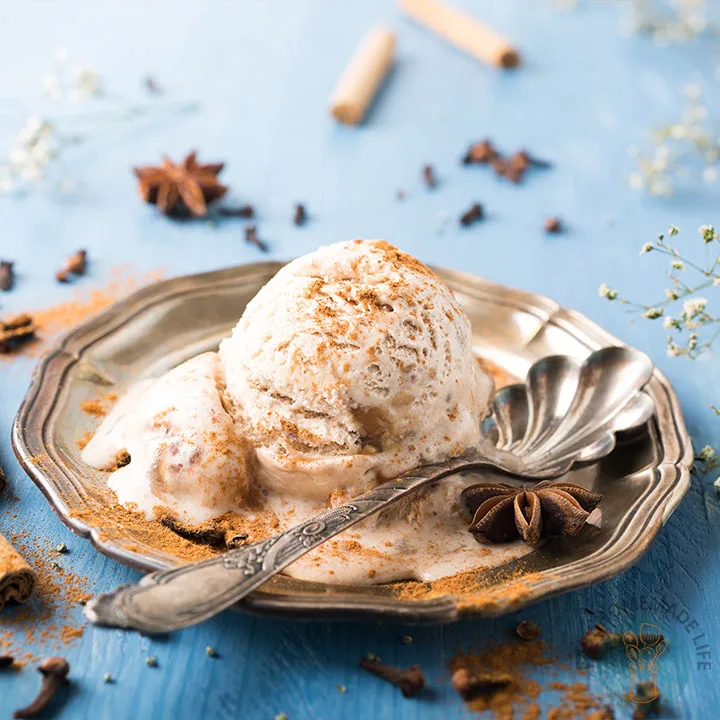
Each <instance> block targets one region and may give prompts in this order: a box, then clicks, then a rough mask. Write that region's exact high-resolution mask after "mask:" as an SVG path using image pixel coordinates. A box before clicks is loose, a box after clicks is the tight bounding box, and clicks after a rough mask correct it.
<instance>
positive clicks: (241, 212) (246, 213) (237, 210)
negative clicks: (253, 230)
mask: <svg viewBox="0 0 720 720" xmlns="http://www.w3.org/2000/svg"><path fill="white" fill-rule="evenodd" d="M216 212H217V214H218V215H220V216H221V217H239V218H252V217H255V208H254V207H253V206H252V205H240V207H219V208H218V209H217V211H216Z"/></svg>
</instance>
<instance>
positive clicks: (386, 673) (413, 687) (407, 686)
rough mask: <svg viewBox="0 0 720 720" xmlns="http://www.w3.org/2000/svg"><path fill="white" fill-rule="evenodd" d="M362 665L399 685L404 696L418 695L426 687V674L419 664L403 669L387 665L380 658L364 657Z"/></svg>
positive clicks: (364, 668) (370, 671)
mask: <svg viewBox="0 0 720 720" xmlns="http://www.w3.org/2000/svg"><path fill="white" fill-rule="evenodd" d="M360 667H361V668H362V669H363V670H367V671H368V672H369V673H372V674H373V675H377V676H378V677H379V678H382V679H383V680H387V681H388V682H389V683H392V684H393V685H395V686H396V687H399V688H400V692H401V693H402V694H403V697H406V698H410V697H413V696H415V695H417V694H418V693H419V692H421V691H422V689H423V688H424V687H425V676H424V675H423V672H422V670H421V669H420V666H419V665H411V666H410V667H409V668H407V669H406V670H403V669H401V668H394V667H391V666H390V665H385V664H384V663H381V662H379V661H378V660H368V659H367V658H363V659H362V660H360Z"/></svg>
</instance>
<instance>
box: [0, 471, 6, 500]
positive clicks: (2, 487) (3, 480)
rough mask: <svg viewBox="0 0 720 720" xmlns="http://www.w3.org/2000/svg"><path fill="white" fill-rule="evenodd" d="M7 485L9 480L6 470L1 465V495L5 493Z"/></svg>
mask: <svg viewBox="0 0 720 720" xmlns="http://www.w3.org/2000/svg"><path fill="white" fill-rule="evenodd" d="M6 487H7V480H6V479H5V472H4V471H3V469H2V468H1V467H0V495H2V494H3V491H4V490H5V488H6Z"/></svg>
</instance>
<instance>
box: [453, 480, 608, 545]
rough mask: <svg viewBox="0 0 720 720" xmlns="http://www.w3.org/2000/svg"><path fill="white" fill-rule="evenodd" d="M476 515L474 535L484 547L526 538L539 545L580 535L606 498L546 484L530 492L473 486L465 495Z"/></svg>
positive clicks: (492, 485) (580, 489)
mask: <svg viewBox="0 0 720 720" xmlns="http://www.w3.org/2000/svg"><path fill="white" fill-rule="evenodd" d="M461 498H462V501H463V503H464V505H465V507H466V508H467V509H468V510H469V511H470V512H471V513H472V514H473V519H472V522H471V523H470V528H469V529H470V532H471V533H473V535H475V539H476V540H478V541H479V542H483V543H495V542H508V541H510V540H515V539H516V538H518V537H520V538H522V539H523V540H524V541H525V542H526V543H528V545H537V543H539V542H540V538H541V537H565V536H572V535H577V533H579V532H580V530H581V529H582V527H583V525H585V523H586V521H587V519H588V517H590V513H591V512H592V511H593V510H594V509H595V508H596V507H597V506H598V504H599V503H600V501H601V500H602V495H598V494H597V493H594V492H590V490H587V489H586V488H584V487H582V485H576V484H574V483H569V482H564V481H562V480H559V481H555V482H552V481H550V480H543V481H542V482H540V483H538V484H537V485H534V486H533V487H530V488H525V487H513V486H512V485H508V484H507V483H480V484H478V485H470V487H467V488H465V490H463V491H462V493H461Z"/></svg>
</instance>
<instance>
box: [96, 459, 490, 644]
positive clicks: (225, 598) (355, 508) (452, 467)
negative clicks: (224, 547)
mask: <svg viewBox="0 0 720 720" xmlns="http://www.w3.org/2000/svg"><path fill="white" fill-rule="evenodd" d="M489 464H492V461H489V460H488V459H486V458H483V457H480V455H479V454H478V453H477V451H475V450H473V451H469V452H468V453H466V454H464V455H460V456H458V457H456V458H452V459H451V460H448V461H446V462H442V463H436V464H434V465H424V466H422V467H420V468H416V469H414V470H412V471H410V472H408V473H405V474H404V475H401V476H400V477H397V478H395V479H394V480H390V481H388V482H386V483H383V484H382V485H379V486H378V487H376V488H374V489H373V490H370V491H369V492H366V493H364V494H363V495H360V496H359V497H357V498H355V499H354V500H352V501H351V502H349V503H347V504H345V505H342V506H341V507H337V508H333V509H332V510H327V511H325V512H322V513H320V514H319V515H316V516H315V517H314V518H312V519H310V520H308V521H306V522H304V523H302V524H301V525H297V526H296V527H294V528H291V529H290V530H286V531H285V532H284V533H281V534H280V535H276V536H275V537H272V538H269V539H267V540H263V541H261V542H258V543H254V544H253V545H246V546H244V547H242V548H238V549H236V550H230V551H229V552H227V553H225V554H223V555H221V556H219V557H215V558H211V559H209V560H204V561H202V562H199V563H193V564H191V565H185V566H183V567H178V568H173V569H171V570H160V571H157V572H154V573H151V574H150V575H146V576H145V577H144V578H143V579H142V580H141V581H140V582H139V583H138V584H136V585H121V586H120V587H119V588H117V589H116V590H114V591H113V592H111V593H108V594H105V595H98V596H97V597H95V598H93V599H92V600H90V601H89V602H88V604H87V605H86V607H85V614H86V615H87V616H88V618H89V619H90V620H91V621H92V622H93V623H97V624H100V625H108V626H111V627H120V628H130V629H133V630H138V631H140V632H143V633H148V634H153V633H164V632H170V631H172V630H179V629H181V628H185V627H189V626H191V625H196V624H197V623H200V622H202V621H203V620H207V619H208V618H211V617H213V616H214V615H217V614H218V613H219V612H221V611H222V610H225V609H226V608H228V607H230V606H231V605H233V604H234V603H236V602H237V601H238V600H241V599H242V598H244V597H245V596H246V595H248V594H249V593H251V592H252V591H253V590H255V589H256V588H257V587H259V586H260V585H262V584H263V583H264V582H267V581H268V580H269V579H270V578H271V577H273V575H276V574H277V573H279V572H280V571H281V570H283V568H285V567H287V566H288V565H290V563H292V562H293V561H295V560H297V559H298V558H299V557H301V556H302V555H305V553H307V552H310V550H312V549H313V548H315V547H317V546H318V545H321V544H322V543H324V542H325V541H326V540H328V539H329V538H331V537H333V536H334V535H337V534H338V533H340V532H342V531H343V530H345V529H347V528H349V527H350V526H351V525H354V524H355V523H357V522H360V521H361V520H364V519H365V518H367V517H369V516H370V515H373V514H374V513H376V512H378V511H379V510H381V509H383V508H385V507H387V506H388V505H390V504H391V503H394V502H396V501H397V500H399V499H400V498H402V497H403V496H405V495H407V494H408V493H411V492H413V491H415V490H417V489H418V488H420V487H421V486H423V485H426V484H427V483H430V482H432V481H434V480H439V479H440V478H443V477H446V476H448V475H452V474H453V473H456V472H459V471H460V470H469V469H478V468H480V467H487V466H488V465H489Z"/></svg>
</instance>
